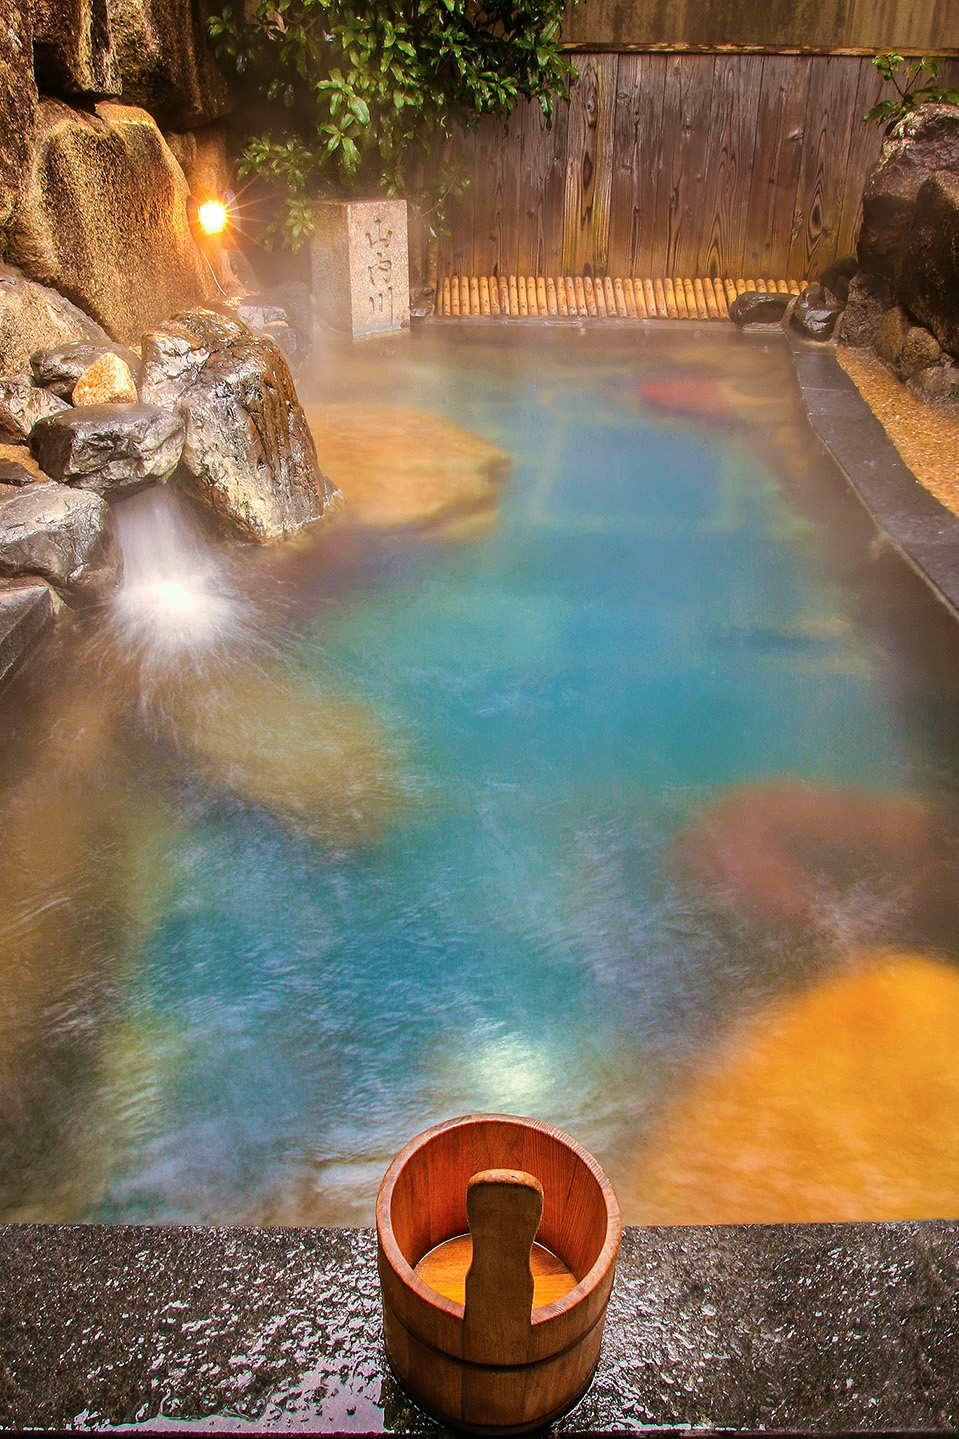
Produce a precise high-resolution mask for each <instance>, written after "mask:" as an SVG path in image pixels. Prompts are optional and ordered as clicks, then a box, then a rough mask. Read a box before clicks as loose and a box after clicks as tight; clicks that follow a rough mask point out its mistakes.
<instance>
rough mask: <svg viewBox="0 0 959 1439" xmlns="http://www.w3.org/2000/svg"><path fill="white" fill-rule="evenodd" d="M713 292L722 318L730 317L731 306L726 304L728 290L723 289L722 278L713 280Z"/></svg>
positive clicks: (717, 309) (718, 312) (717, 310)
mask: <svg viewBox="0 0 959 1439" xmlns="http://www.w3.org/2000/svg"><path fill="white" fill-rule="evenodd" d="M713 293H714V295H715V296H716V312H717V314H718V315H719V318H720V319H721V320H728V319H729V306H728V305H727V304H726V291H725V290H724V289H723V282H722V280H714V281H713Z"/></svg>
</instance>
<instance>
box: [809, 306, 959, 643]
mask: <svg viewBox="0 0 959 1439" xmlns="http://www.w3.org/2000/svg"><path fill="white" fill-rule="evenodd" d="M788 339H789V344H790V348H791V350H792V355H793V360H794V362H795V366H796V374H797V376H798V379H799V388H800V390H801V392H802V397H803V400H804V402H805V405H806V411H807V413H808V415H809V420H810V423H811V424H812V427H813V429H814V430H815V431H816V433H817V435H818V436H819V438H820V440H821V441H822V443H823V444H824V445H825V447H826V449H827V450H828V451H829V453H830V454H831V455H832V457H833V459H834V460H835V461H836V464H837V465H838V466H839V468H840V470H842V472H843V474H844V475H845V476H846V478H847V479H848V481H849V483H850V484H851V485H852V487H853V489H854V490H855V492H856V494H857V495H858V496H859V498H860V499H861V500H862V502H863V504H864V505H865V506H866V508H867V509H868V510H869V512H870V513H871V515H872V516H873V519H874V520H875V521H876V523H877V524H878V525H879V527H880V529H881V530H883V531H884V532H885V534H886V535H887V536H888V537H889V539H891V540H892V542H893V544H895V546H896V548H897V549H898V550H900V551H901V553H902V554H903V555H904V556H905V557H906V559H907V560H908V561H909V562H910V564H911V565H912V566H913V568H914V569H915V570H917V571H918V573H919V574H920V575H921V576H922V577H923V579H924V580H925V581H926V583H927V584H929V585H931V586H932V588H933V590H935V592H936V593H937V594H938V596H939V598H940V599H942V600H943V601H944V602H945V603H946V604H947V605H948V606H949V608H950V609H951V610H952V611H953V613H954V614H956V615H959V517H957V516H956V515H954V514H953V513H952V512H951V510H947V509H946V507H945V506H944V505H942V504H940V503H939V501H938V500H937V499H936V497H935V496H934V495H931V494H930V493H929V491H928V490H927V489H926V488H925V487H924V486H923V485H922V484H920V482H919V480H917V479H916V477H915V475H914V474H913V473H912V470H910V469H909V467H908V465H907V464H906V463H905V461H904V460H903V459H902V457H901V456H900V454H899V451H898V450H897V449H896V447H895V445H894V444H893V443H892V440H890V438H889V436H888V435H887V434H886V432H885V430H884V429H883V427H882V425H881V424H880V422H879V420H877V419H876V417H875V415H874V414H873V412H872V410H871V409H870V408H869V406H868V405H867V404H866V402H865V400H864V399H863V398H862V396H861V395H860V393H859V391H858V390H857V389H856V386H855V385H854V384H853V382H852V380H851V379H850V378H849V376H848V375H847V374H846V372H845V370H843V369H842V368H841V367H840V365H839V362H838V360H837V359H836V355H835V351H834V348H833V346H832V345H817V344H815V343H810V342H808V341H802V340H800V339H798V338H797V337H795V336H793V335H789V336H788Z"/></svg>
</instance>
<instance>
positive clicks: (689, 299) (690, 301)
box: [683, 279, 699, 320]
mask: <svg viewBox="0 0 959 1439" xmlns="http://www.w3.org/2000/svg"><path fill="white" fill-rule="evenodd" d="M683 294H684V295H685V296H686V313H687V314H688V316H689V318H690V319H691V320H698V319H699V313H698V311H697V309H696V292H695V290H694V289H693V282H692V280H685V279H684V280H683Z"/></svg>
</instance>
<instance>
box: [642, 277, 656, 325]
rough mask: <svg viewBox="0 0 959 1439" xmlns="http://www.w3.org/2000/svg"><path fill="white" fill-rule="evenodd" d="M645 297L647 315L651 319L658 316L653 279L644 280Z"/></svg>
mask: <svg viewBox="0 0 959 1439" xmlns="http://www.w3.org/2000/svg"><path fill="white" fill-rule="evenodd" d="M643 299H644V300H645V301H646V315H647V317H648V318H649V319H650V320H655V318H656V293H655V291H654V290H653V282H652V280H647V279H644V280H643Z"/></svg>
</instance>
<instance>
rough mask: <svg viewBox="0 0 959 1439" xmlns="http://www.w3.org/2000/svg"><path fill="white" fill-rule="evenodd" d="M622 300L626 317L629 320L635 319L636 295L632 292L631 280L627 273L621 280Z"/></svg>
mask: <svg viewBox="0 0 959 1439" xmlns="http://www.w3.org/2000/svg"><path fill="white" fill-rule="evenodd" d="M623 302H624V304H625V305H626V315H627V318H628V319H630V320H635V319H637V318H638V316H637V314H636V296H635V295H634V294H633V282H632V280H631V279H630V278H629V276H628V275H627V276H626V279H625V280H624V281H623Z"/></svg>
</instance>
